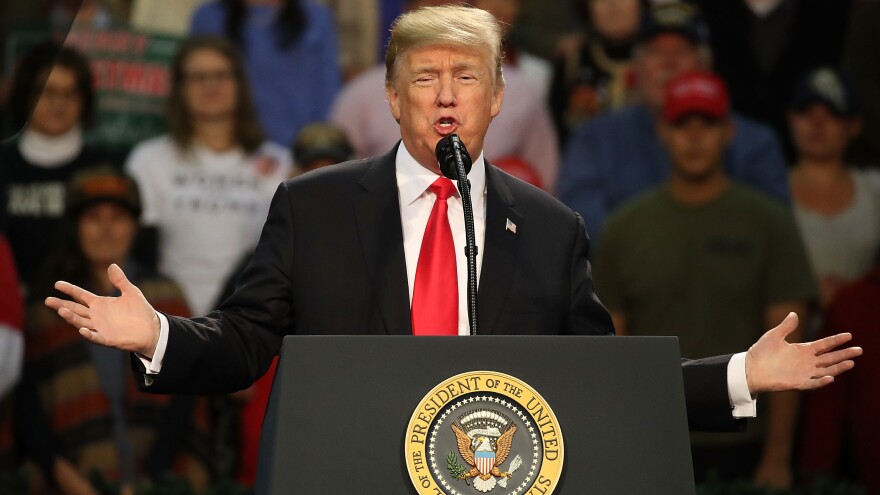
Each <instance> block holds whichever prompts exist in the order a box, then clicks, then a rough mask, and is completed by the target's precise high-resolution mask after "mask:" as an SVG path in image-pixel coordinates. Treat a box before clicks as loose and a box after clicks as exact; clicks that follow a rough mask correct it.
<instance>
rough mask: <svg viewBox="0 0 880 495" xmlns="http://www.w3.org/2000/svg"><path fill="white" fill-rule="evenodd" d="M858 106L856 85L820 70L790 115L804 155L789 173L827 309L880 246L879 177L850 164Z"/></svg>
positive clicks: (800, 89) (800, 87) (806, 82)
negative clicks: (848, 158)
mask: <svg viewBox="0 0 880 495" xmlns="http://www.w3.org/2000/svg"><path fill="white" fill-rule="evenodd" d="M856 108H857V107H856V101H855V99H854V97H853V93H852V89H851V85H850V84H849V81H848V80H847V79H846V78H845V77H844V76H843V75H841V74H840V73H839V72H837V71H836V70H834V69H829V68H821V69H817V70H814V71H812V72H810V73H809V74H807V75H806V76H805V77H804V78H803V79H802V80H800V81H799V83H798V84H797V86H796V88H795V92H794V95H793V101H792V106H791V109H790V112H789V125H790V128H791V134H792V137H793V140H794V144H795V148H796V149H797V154H798V161H797V163H796V164H795V166H794V167H793V168H792V170H791V173H790V185H791V193H792V198H793V200H794V212H795V217H796V218H797V221H798V224H799V225H800V228H801V231H802V233H803V236H804V242H805V244H806V248H807V254H808V255H809V257H810V262H811V264H812V266H813V271H814V273H815V275H816V279H817V280H818V281H819V286H820V293H821V297H822V301H821V302H822V305H823V306H825V305H827V304H828V303H829V302H830V301H831V300H832V299H833V297H834V294H835V293H836V292H837V290H838V289H839V288H840V287H841V286H842V285H845V284H846V283H848V282H851V281H853V280H855V279H856V278H858V277H860V276H861V275H863V274H865V273H866V272H867V271H868V270H869V269H870V268H871V267H872V266H873V262H874V259H875V257H876V255H877V253H878V248H880V173H878V172H877V171H873V170H871V171H868V170H857V169H853V168H851V167H848V166H847V164H846V162H845V157H846V150H847V147H848V145H849V143H850V142H851V141H852V140H853V139H855V138H856V137H857V136H858V133H859V132H860V130H861V120H860V119H859V117H858V115H857V113H856Z"/></svg>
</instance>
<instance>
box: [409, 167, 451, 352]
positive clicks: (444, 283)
mask: <svg viewBox="0 0 880 495" xmlns="http://www.w3.org/2000/svg"><path fill="white" fill-rule="evenodd" d="M428 189H430V190H431V191H432V192H433V193H434V194H436V195H437V201H435V202H434V208H433V209H432V210H431V217H430V218H428V225H427V226H426V227H425V237H424V238H422V249H421V250H420V251H419V264H418V265H417V266H416V283H415V287H414V288H413V300H412V327H413V335H458V271H457V270H456V268H455V245H454V244H453V242H452V229H451V228H450V227H449V215H448V211H449V205H448V204H447V203H446V198H448V197H450V196H452V195H453V194H455V184H453V183H452V181H451V180H449V179H447V178H445V177H441V178H439V179H437V180H436V181H434V183H433V184H431V187H429V188H428Z"/></svg>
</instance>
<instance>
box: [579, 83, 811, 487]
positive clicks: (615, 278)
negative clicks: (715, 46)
mask: <svg viewBox="0 0 880 495" xmlns="http://www.w3.org/2000/svg"><path fill="white" fill-rule="evenodd" d="M663 117H664V118H663V121H662V122H661V124H660V129H659V131H660V136H661V140H662V142H663V143H664V146H665V147H666V148H667V150H668V152H669V155H670V158H671V163H672V170H671V174H670V179H669V180H668V181H667V182H666V183H665V184H663V185H662V186H660V187H658V188H656V189H653V190H651V191H649V192H647V193H645V194H644V195H642V196H641V197H638V198H636V199H634V200H632V201H631V202H630V203H628V204H625V205H623V206H622V207H621V208H620V209H618V211H617V212H615V214H614V215H613V216H612V217H611V219H610V220H609V222H608V224H607V226H606V228H605V230H604V232H603V234H602V245H601V246H600V249H599V252H598V256H597V258H596V263H595V284H596V290H597V293H598V294H600V295H601V297H602V301H603V303H604V304H605V306H606V307H607V308H608V309H609V311H610V312H611V315H612V318H613V320H614V326H615V328H616V330H617V333H618V334H621V335H676V336H678V337H679V339H680V345H681V353H682V355H683V356H691V355H693V356H702V355H714V354H723V353H729V352H734V351H735V350H736V349H742V348H744V347H748V346H749V345H750V342H754V340H755V339H756V338H758V337H759V336H760V335H761V333H762V331H763V330H762V329H763V328H764V326H766V325H769V324H771V323H772V322H774V321H779V319H781V318H784V316H785V315H786V314H788V313H789V312H791V311H794V312H796V313H798V314H799V315H800V316H801V318H803V317H804V316H805V313H806V311H807V306H808V304H809V302H810V301H812V300H813V299H814V298H815V297H816V285H815V282H814V280H813V276H812V273H811V271H810V267H809V264H808V262H807V258H806V255H805V252H804V247H803V243H802V241H801V238H800V234H799V232H798V230H797V227H796V224H795V222H794V218H793V216H792V214H791V212H790V211H789V210H788V208H787V207H786V206H785V205H783V204H782V203H780V202H778V201H776V200H775V199H773V198H771V197H769V196H766V195H765V194H764V193H761V192H759V191H757V190H753V189H751V188H749V187H747V186H745V185H743V184H739V183H736V182H733V181H731V180H730V179H728V178H727V177H726V176H725V173H724V168H723V166H722V157H723V154H724V151H725V149H726V148H727V146H728V145H729V143H730V140H731V138H732V136H733V126H732V123H731V120H730V118H729V102H728V97H727V90H726V88H725V86H724V83H723V82H722V81H721V80H720V79H719V78H718V77H716V76H714V75H712V74H705V73H695V74H689V75H686V76H683V77H681V78H679V79H677V80H675V81H672V82H671V83H670V85H669V87H668V89H667V97H666V103H665V106H664V115H663ZM793 338H795V339H797V338H798V337H797V336H793ZM768 406H769V407H768V414H767V417H766V423H765V425H764V426H765V432H764V435H763V437H764V442H763V446H761V444H760V442H759V438H756V437H755V436H748V435H746V436H741V437H739V438H734V439H727V441H722V442H719V439H718V438H717V437H716V438H714V439H710V440H708V442H706V441H698V439H697V438H695V451H694V465H695V471H696V475H697V478H698V480H699V479H700V476H701V474H703V473H700V472H699V471H700V468H701V467H702V466H703V465H707V469H708V468H709V467H717V468H718V469H719V470H720V471H721V472H722V473H725V474H727V476H725V477H739V476H743V475H749V474H750V472H749V470H752V469H755V470H756V471H755V472H754V477H755V482H756V483H758V484H769V485H771V486H774V487H776V488H787V487H788V486H790V485H791V481H792V474H791V467H790V465H791V462H790V461H791V443H792V442H791V441H792V433H793V431H794V426H795V421H796V414H797V406H798V396H797V395H796V394H795V393H783V394H775V395H771V396H769V398H768ZM749 439H750V440H751V443H749ZM702 440H705V439H702ZM730 440H733V441H734V442H736V441H739V442H740V443H743V442H744V441H745V445H739V446H737V447H733V448H731V447H730V446H729V445H727V444H728V443H729V441H730ZM761 449H763V451H762V452H761ZM713 457H716V458H718V459H719V461H720V462H719V463H718V465H717V466H712V465H713V464H716V463H715V462H714V461H713V459H712V458H713ZM759 460H760V461H759ZM757 461H759V462H758V464H757V466H756V465H755V462H757Z"/></svg>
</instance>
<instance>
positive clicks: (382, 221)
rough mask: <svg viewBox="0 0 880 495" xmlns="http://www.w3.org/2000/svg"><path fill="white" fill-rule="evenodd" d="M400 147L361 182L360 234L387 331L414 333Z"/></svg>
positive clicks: (357, 199)
mask: <svg viewBox="0 0 880 495" xmlns="http://www.w3.org/2000/svg"><path fill="white" fill-rule="evenodd" d="M396 156H397V147H396V146H395V147H394V149H393V150H392V151H391V152H390V153H388V154H386V155H385V156H382V157H380V158H377V159H376V160H375V161H374V162H373V165H372V166H371V167H370V168H369V169H368V170H367V172H366V173H365V174H364V176H363V178H362V179H361V181H360V185H361V187H362V188H363V189H364V192H363V194H361V195H360V196H357V197H355V198H354V210H355V216H356V219H357V228H358V237H359V238H360V241H361V248H362V250H363V253H364V259H365V261H366V266H367V272H368V274H369V276H370V279H371V281H372V283H373V291H374V292H373V296H374V297H375V299H376V301H377V304H378V305H379V309H380V311H381V312H382V318H383V320H384V321H385V328H386V331H387V332H388V333H390V334H395V335H411V334H412V320H411V316H410V308H409V285H408V283H407V279H406V257H405V255H404V251H403V227H402V226H401V223H400V202H399V200H398V192H397V177H396V175H395V168H396V167H395V157H396Z"/></svg>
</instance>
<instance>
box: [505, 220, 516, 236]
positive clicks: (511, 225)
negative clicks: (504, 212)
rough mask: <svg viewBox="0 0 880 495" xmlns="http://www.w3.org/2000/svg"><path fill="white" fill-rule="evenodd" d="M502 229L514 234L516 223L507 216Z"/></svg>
mask: <svg viewBox="0 0 880 495" xmlns="http://www.w3.org/2000/svg"><path fill="white" fill-rule="evenodd" d="M504 229H505V230H509V231H511V232H512V233H514V234H516V224H515V223H513V222H511V221H510V219H509V218H508V219H507V225H505V226H504Z"/></svg>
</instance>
